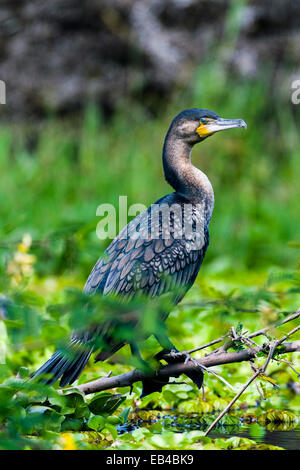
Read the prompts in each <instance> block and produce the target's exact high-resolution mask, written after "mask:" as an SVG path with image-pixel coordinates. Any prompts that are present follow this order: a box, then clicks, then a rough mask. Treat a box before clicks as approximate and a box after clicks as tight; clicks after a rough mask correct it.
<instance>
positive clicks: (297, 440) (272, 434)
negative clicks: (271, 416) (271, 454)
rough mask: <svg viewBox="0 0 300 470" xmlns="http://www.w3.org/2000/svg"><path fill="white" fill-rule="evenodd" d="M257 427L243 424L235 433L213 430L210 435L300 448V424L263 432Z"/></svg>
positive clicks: (289, 448)
mask: <svg viewBox="0 0 300 470" xmlns="http://www.w3.org/2000/svg"><path fill="white" fill-rule="evenodd" d="M257 429H258V428H257V427H256V426H255V425H253V424H250V425H242V426H241V427H240V428H238V429H237V431H236V432H233V433H226V434H224V433H223V432H218V430H217V431H214V432H213V431H212V432H211V433H210V434H209V437H211V438H213V439H215V438H219V437H225V438H229V437H232V436H239V437H247V438H248V439H252V440H254V441H255V442H258V443H261V444H268V445H273V446H279V447H283V448H284V449H286V450H300V425H298V426H297V427H296V428H295V429H292V430H288V431H282V430H274V431H269V430H268V429H265V428H262V429H263V430H264V432H261V429H260V430H257Z"/></svg>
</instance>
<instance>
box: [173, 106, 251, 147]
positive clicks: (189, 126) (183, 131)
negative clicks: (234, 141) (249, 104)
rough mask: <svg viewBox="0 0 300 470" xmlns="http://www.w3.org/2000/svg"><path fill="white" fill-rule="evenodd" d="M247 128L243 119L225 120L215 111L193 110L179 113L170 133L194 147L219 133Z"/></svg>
mask: <svg viewBox="0 0 300 470" xmlns="http://www.w3.org/2000/svg"><path fill="white" fill-rule="evenodd" d="M234 127H245V128H247V124H246V123H245V121H243V119H223V118H221V117H220V116H218V114H217V113H215V112H214V111H209V110H208V109H200V108H191V109H186V110H184V111H182V112H181V113H179V114H178V115H177V116H176V117H175V118H174V119H173V121H172V123H171V126H170V131H172V133H174V134H175V135H176V137H177V138H179V139H181V140H184V141H185V142H187V143H189V144H191V145H194V144H196V143H198V142H201V141H202V140H204V139H206V138H207V137H209V136H211V135H213V134H215V133H216V132H219V131H224V130H226V129H233V128H234Z"/></svg>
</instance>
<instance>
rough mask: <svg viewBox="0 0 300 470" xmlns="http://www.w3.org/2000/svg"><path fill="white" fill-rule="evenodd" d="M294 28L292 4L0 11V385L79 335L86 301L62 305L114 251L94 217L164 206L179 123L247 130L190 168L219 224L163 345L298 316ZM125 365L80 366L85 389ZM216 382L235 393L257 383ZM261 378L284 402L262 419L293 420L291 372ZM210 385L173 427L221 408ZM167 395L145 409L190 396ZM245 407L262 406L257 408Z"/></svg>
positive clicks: (276, 400) (40, 6)
mask: <svg viewBox="0 0 300 470" xmlns="http://www.w3.org/2000/svg"><path fill="white" fill-rule="evenodd" d="M299 17H300V0H265V1H264V2H262V1H260V0H248V1H247V0H237V1H230V0H164V1H159V0H86V1H85V2H83V1H81V0H51V2H44V1H42V0H32V1H30V2H28V1H26V0H2V1H1V4H0V80H3V81H4V82H5V84H6V104H0V175H1V181H0V319H3V320H4V321H0V379H8V380H9V379H10V377H12V376H15V375H16V374H17V373H18V372H19V371H20V370H21V369H22V371H23V372H22V373H23V376H24V377H26V376H28V374H29V373H31V372H32V371H33V370H34V369H36V368H37V367H39V366H40V365H41V364H42V362H43V361H45V360H46V359H48V358H49V356H50V354H51V353H52V352H53V350H54V345H55V344H57V343H59V342H60V341H61V340H62V338H65V337H67V336H68V335H69V334H70V330H71V329H72V328H73V327H74V324H75V326H76V325H78V323H76V321H77V320H76V318H77V319H78V318H81V319H82V320H81V321H85V317H84V315H82V304H81V303H80V298H79V297H76V296H75V300H74V299H73V300H74V304H73V305H72V308H71V310H72V313H73V317H72V316H71V315H70V309H68V310H65V309H64V305H65V304H66V303H68V302H69V300H68V294H67V291H66V288H69V287H70V286H72V287H73V288H75V290H76V289H79V290H81V289H82V288H83V286H84V283H85V280H86V278H87V276H88V274H89V272H90V270H91V268H92V267H93V265H94V264H95V262H96V260H97V259H98V257H99V256H100V255H101V253H102V252H103V250H104V249H105V248H106V247H107V245H108V244H109V243H110V240H104V241H101V240H99V239H98V238H97V236H96V226H97V223H98V222H99V217H96V209H97V207H98V206H99V205H100V204H103V203H111V204H114V205H115V207H116V210H117V211H118V201H119V196H124V195H125V196H128V206H129V205H131V204H135V203H142V204H145V205H150V204H151V203H152V202H154V201H155V200H156V199H158V198H160V197H161V196H163V195H164V194H167V193H169V192H171V188H170V187H169V186H168V185H167V183H166V182H165V181H164V177H163V170H162V162H161V153H162V145H163V140H164V136H165V133H166V131H167V129H168V126H169V124H170V122H171V120H172V118H173V117H174V116H175V115H176V114H177V113H179V112H180V111H182V110H183V109H185V108H189V107H202V108H208V109H211V110H213V111H215V112H217V113H218V114H219V115H220V116H222V117H224V118H241V119H244V120H245V121H246V122H247V124H248V129H247V131H245V130H234V131H231V132H228V133H220V134H217V135H215V136H213V137H212V138H211V139H208V140H206V141H205V142H204V143H203V144H201V145H199V146H197V147H196V148H195V149H194V151H193V163H194V164H195V165H196V166H197V167H199V168H201V169H202V170H203V171H205V172H206V173H207V175H208V177H209V178H210V180H211V182H212V184H213V187H214V190H215V210H214V213H213V218H212V221H211V225H210V234H211V237H210V238H211V242H210V247H209V249H208V252H207V255H206V258H205V262H204V264H203V267H202V268H201V272H200V275H199V276H198V279H197V282H196V284H195V286H194V287H193V289H191V291H190V293H189V294H188V297H187V298H186V299H184V301H183V303H182V304H181V305H179V306H178V308H177V309H175V310H174V312H172V314H171V315H170V317H169V319H168V328H169V330H170V334H171V338H172V339H174V343H175V344H176V345H177V346H178V347H179V348H180V349H189V348H191V347H196V346H199V344H203V343H204V342H208V341H211V340H213V339H215V338H216V337H218V336H221V335H224V334H225V333H226V332H227V331H228V330H229V328H230V327H231V326H232V325H235V326H237V325H239V326H238V328H239V331H240V330H241V329H242V326H241V322H242V323H243V327H244V328H246V329H248V330H249V331H254V330H255V329H260V328H262V327H263V326H268V325H269V324H271V323H272V324H273V323H274V322H275V321H276V320H278V319H279V318H281V316H280V315H281V314H280V313H279V312H285V314H287V312H293V311H295V310H296V309H297V308H299V304H300V276H299V267H300V265H299V254H300V223H299V216H300V214H299V204H300V184H299V177H300V142H299V125H300V112H299V110H300V104H299V105H296V104H293V103H292V92H293V89H292V86H293V82H294V80H297V79H298V80H299V79H300V48H299V42H300V23H299ZM75 313H76V314H77V317H76V318H75V319H74V314H75ZM75 316H76V315H75ZM72 318H73V319H72ZM283 331H284V330H282V332H281V334H283ZM294 339H297V337H296V336H295V337H294ZM143 348H144V350H145V349H146V353H147V354H146V355H148V357H150V356H153V352H154V351H155V348H156V349H157V344H156V343H155V340H154V339H153V338H152V339H151V338H150V339H149V340H147V342H146V344H145V345H143ZM147 348H148V349H147ZM124 350H125V352H124ZM124 350H122V352H121V354H120V356H118V357H116V358H113V361H114V362H115V363H114V364H112V365H111V364H101V367H99V366H97V367H96V366H95V365H93V364H92V362H91V363H90V364H89V366H88V367H87V368H86V369H85V371H84V372H83V374H82V376H81V378H80V381H81V382H84V381H87V380H90V379H92V378H96V377H99V376H100V375H101V374H102V375H103V374H106V373H108V372H109V371H110V370H111V369H112V370H113V371H114V373H120V372H124V371H126V370H129V369H128V367H127V365H128V364H129V363H130V360H129V359H128V356H129V351H127V352H126V348H124ZM143 353H144V351H143ZM124 354H125V356H126V354H127V359H124V357H123V358H122V355H124ZM291 360H292V359H291ZM124 363H125V364H127V365H126V366H125V365H124ZM298 365H299V360H298ZM24 367H27V368H28V370H27V372H26V371H25V369H24ZM298 368H299V367H298ZM222 373H224V374H225V376H226V377H229V380H230V382H231V383H237V384H239V383H244V382H245V377H248V376H249V374H250V369H249V367H248V364H242V365H232V366H229V367H224V368H222ZM21 376H22V375H21ZM270 376H272V377H273V378H274V380H277V379H279V384H280V387H281V390H280V393H278V392H277V391H276V392H270V390H269V389H267V391H266V393H265V398H266V397H267V398H266V401H261V402H260V407H259V408H257V412H256V413H258V414H259V413H260V412H261V410H262V409H264V410H267V409H269V408H276V409H292V410H293V411H297V410H298V412H299V410H300V405H299V396H300V395H299V387H298V388H295V387H294V384H295V383H296V382H295V381H296V378H295V375H294V372H293V371H292V370H291V369H287V366H286V365H283V364H281V367H278V366H277V363H276V364H275V366H274V365H271V370H270ZM291 384H292V385H291ZM205 385H206V386H207V387H208V399H207V401H206V402H203V400H202V399H200V398H199V393H198V390H194V391H193V392H191V393H192V395H193V397H194V399H195V400H197V402H196V401H192V402H191V403H190V408H188V407H187V408H184V406H183V407H182V410H183V412H185V411H186V410H191V409H192V410H198V411H199V413H202V412H208V411H209V412H211V411H212V410H219V409H223V408H224V406H225V405H226V404H227V403H228V402H229V400H230V394H228V390H227V389H224V386H223V384H221V383H220V382H218V381H216V380H215V379H214V378H211V377H209V378H206V381H205ZM298 385H299V384H298ZM169 387H170V388H169V390H167V392H166V393H165V394H164V395H163V394H156V395H157V396H156V397H154V398H153V396H150V399H149V400H148V402H147V403H146V405H145V406H150V404H149V403H150V401H151V400H152V402H151V406H153V407H154V408H155V407H159V406H160V407H162V408H163V409H164V407H165V408H166V409H170V406H171V408H172V409H173V408H174V406H175V407H176V406H177V405H178V403H179V404H181V403H182V400H183V396H184V395H182V394H181V395H180V394H179V395H178V397H177V398H176V400H177V401H176V400H175V398H174V396H175V395H174V394H175V391H174V387H173V388H172V386H169ZM293 387H294V388H293ZM171 389H172V393H173V391H174V393H173V395H174V396H173V395H172V396H173V398H172V399H170V396H171ZM190 389H192V387H190ZM1 390H2V389H1ZM1 390H0V391H1ZM134 390H135V393H136V397H139V394H140V388H139V385H137V386H135V389H134ZM15 391H16V390H15ZM15 391H12V395H13V394H14V393H15ZM127 391H128V390H126V392H127ZM179 391H180V389H179ZM121 393H125V391H124V390H123V391H121ZM297 394H298V396H296V395H297ZM12 395H9V394H8V395H5V397H4V398H3V400H2V398H1V400H0V401H1V406H2V408H1V409H0V418H1V416H2V415H3V413H4V415H5V416H12V417H13V419H14V420H15V424H14V425H12V427H11V430H12V431H11V432H12V435H13V436H14V437H12V438H11V439H12V441H9V444H7V442H8V441H5V443H4V444H1V439H0V447H1V446H2V447H3V446H4V448H7V446H8V447H9V446H11V448H14V447H17V448H20V447H22V446H24V445H27V446H28V445H31V444H28V443H27V442H26V443H25V444H24V443H21V444H20V442H19V441H16V440H15V439H17V438H16V437H15V436H18V433H19V432H25V433H27V432H28V430H26V429H27V428H26V429H25V428H24V429H25V431H24V429H23V427H24V426H25V424H26V423H25V421H24V419H23V415H24V410H23V404H22V403H21V404H19V405H18V407H17V406H15V407H14V410H15V411H14V413H15V415H14V414H12V408H11V407H12V405H11V403H12V402H11V396H12ZM1 396H2V395H1ZM134 397H135V395H134ZM220 397H222V400H223V401H222V400H221V402H220ZM134 399H135V398H134ZM132 400H133V398H131V402H130V403H132ZM155 400H156V401H155ZM170 400H171V401H170ZM174 400H175V401H174ZM184 400H185V399H184ZM245 400H246V402H247V403H246V405H245V407H247V406H248V405H249V404H252V405H253V406H254V405H257V403H258V401H257V400H260V399H259V397H258V395H257V390H256V389H254V388H253V389H251V392H249V394H248V395H247V396H246V398H245ZM297 400H298V401H297ZM128 403H129V402H128ZM130 403H129V405H130ZM183 403H189V402H186V401H185V402H183ZM195 403H196V404H195ZM138 404H140V402H138ZM180 406H181V405H180ZM168 407H169V408H168ZM3 410H4V411H3ZM17 413H19V414H18V415H17ZM251 419H252V418H251ZM16 423H17V424H16ZM22 423H23V424H22ZM24 423H25V424H24ZM13 426H17V427H16V428H15V427H13ZM22 426H23V427H22ZM46 428H47V426H46ZM16 429H17V430H16ZM42 429H43V428H42ZM20 430H21V431H20ZM47 439H48V438H47ZM168 439H169V438H168ZM297 442H299V439H298V437H297ZM9 448H10V447H9ZM292 448H295V447H292Z"/></svg>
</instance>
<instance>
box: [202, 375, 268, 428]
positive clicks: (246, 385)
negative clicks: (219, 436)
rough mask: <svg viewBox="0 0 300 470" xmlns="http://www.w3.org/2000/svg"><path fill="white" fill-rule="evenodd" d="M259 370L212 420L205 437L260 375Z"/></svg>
mask: <svg viewBox="0 0 300 470" xmlns="http://www.w3.org/2000/svg"><path fill="white" fill-rule="evenodd" d="M260 372H261V371H260V369H259V370H258V371H257V372H256V373H255V374H254V375H252V377H251V378H250V379H249V380H248V382H247V383H246V384H245V385H244V386H243V388H241V390H240V391H239V392H238V393H237V394H236V396H235V397H234V398H233V399H232V400H231V402H230V403H229V404H228V405H227V406H226V408H224V410H223V411H222V412H221V413H220V414H219V416H218V417H217V418H216V419H215V420H214V422H213V423H212V424H211V425H210V426H209V428H208V429H207V431H206V433H205V434H204V435H205V436H207V434H208V433H210V431H211V430H212V429H213V428H214V427H215V425H216V424H217V423H218V422H219V421H220V419H222V418H223V416H224V415H225V414H226V413H227V412H228V411H229V410H230V408H231V407H232V405H234V403H235V402H236V401H237V400H238V399H239V398H240V396H241V395H242V394H243V393H244V391H245V390H246V388H248V387H249V385H250V384H251V383H252V382H253V380H255V379H256V377H257V376H258V375H259V374H260Z"/></svg>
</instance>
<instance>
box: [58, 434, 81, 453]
mask: <svg viewBox="0 0 300 470" xmlns="http://www.w3.org/2000/svg"><path fill="white" fill-rule="evenodd" d="M61 441H62V450H77V446H76V444H75V441H74V438H73V436H72V434H71V433H70V432H64V433H62V435H61Z"/></svg>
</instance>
